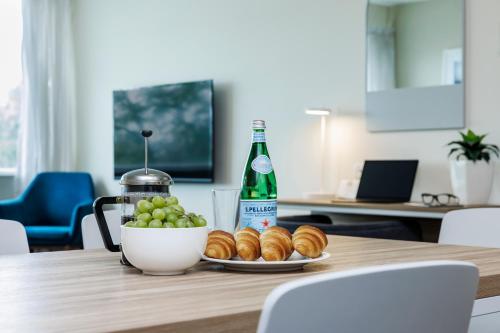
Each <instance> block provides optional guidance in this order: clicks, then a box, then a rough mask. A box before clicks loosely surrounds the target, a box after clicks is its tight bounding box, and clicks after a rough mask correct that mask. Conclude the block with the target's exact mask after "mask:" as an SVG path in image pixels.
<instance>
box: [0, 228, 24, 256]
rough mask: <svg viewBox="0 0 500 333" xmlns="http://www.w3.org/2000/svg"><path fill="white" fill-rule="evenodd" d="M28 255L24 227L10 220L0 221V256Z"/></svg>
mask: <svg viewBox="0 0 500 333" xmlns="http://www.w3.org/2000/svg"><path fill="white" fill-rule="evenodd" d="M26 253H30V247H29V245H28V237H27V236H26V229H24V226H23V225H22V224H21V223H19V222H17V221H11V220H0V254H26Z"/></svg>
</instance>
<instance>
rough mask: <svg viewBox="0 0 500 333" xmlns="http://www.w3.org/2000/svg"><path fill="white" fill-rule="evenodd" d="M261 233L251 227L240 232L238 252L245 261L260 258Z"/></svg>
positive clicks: (238, 232) (236, 236) (237, 237)
mask: <svg viewBox="0 0 500 333" xmlns="http://www.w3.org/2000/svg"><path fill="white" fill-rule="evenodd" d="M259 235H260V234H259V232H258V231H257V230H255V229H252V228H250V227H246V228H244V229H241V230H238V231H237V232H236V234H235V235H234V237H235V238H236V251H237V252H238V256H239V257H240V258H241V259H243V260H245V261H253V260H256V259H257V258H259V257H260V241H259Z"/></svg>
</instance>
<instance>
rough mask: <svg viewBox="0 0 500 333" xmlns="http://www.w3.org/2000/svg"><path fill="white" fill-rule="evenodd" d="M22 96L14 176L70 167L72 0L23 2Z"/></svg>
mask: <svg viewBox="0 0 500 333" xmlns="http://www.w3.org/2000/svg"><path fill="white" fill-rule="evenodd" d="M22 58H23V59H22V64H23V97H22V103H21V115H20V135H19V149H18V158H17V160H18V167H17V178H18V179H17V180H18V185H19V186H20V188H19V190H22V189H23V188H24V187H25V185H26V184H27V183H28V182H29V181H30V180H31V179H32V178H33V177H34V176H35V175H36V174H37V173H39V172H42V171H69V170H73V169H74V167H75V165H74V164H75V128H76V124H75V118H76V115H75V73H74V53H73V29H72V11H71V0H23V42H22Z"/></svg>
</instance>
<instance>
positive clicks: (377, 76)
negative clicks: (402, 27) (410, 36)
mask: <svg viewBox="0 0 500 333" xmlns="http://www.w3.org/2000/svg"><path fill="white" fill-rule="evenodd" d="M394 39H395V38H394V30H393V29H392V28H381V29H371V30H369V31H368V35H367V44H366V47H367V49H368V50H367V57H366V81H367V82H366V84H367V90H368V91H380V90H388V89H394V88H395V87H396V50H395V41H394Z"/></svg>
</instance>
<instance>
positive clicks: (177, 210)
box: [170, 205, 184, 215]
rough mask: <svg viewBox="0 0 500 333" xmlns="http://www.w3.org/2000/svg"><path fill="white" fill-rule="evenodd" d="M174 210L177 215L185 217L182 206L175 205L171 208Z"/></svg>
mask: <svg viewBox="0 0 500 333" xmlns="http://www.w3.org/2000/svg"><path fill="white" fill-rule="evenodd" d="M170 208H172V209H173V210H174V212H175V213H177V215H183V214H184V208H183V207H182V206H181V205H173V206H170Z"/></svg>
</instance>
